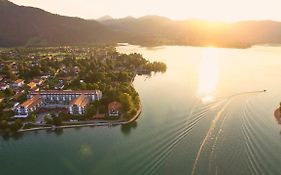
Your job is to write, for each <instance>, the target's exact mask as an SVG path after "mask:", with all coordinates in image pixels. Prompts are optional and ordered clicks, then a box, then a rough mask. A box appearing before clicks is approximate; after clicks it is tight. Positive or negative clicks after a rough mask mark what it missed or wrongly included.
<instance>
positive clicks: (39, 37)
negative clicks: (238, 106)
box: [0, 0, 281, 47]
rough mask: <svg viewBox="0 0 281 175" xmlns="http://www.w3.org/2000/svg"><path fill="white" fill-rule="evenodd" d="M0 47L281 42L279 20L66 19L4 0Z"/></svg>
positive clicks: (0, 11)
mask: <svg viewBox="0 0 281 175" xmlns="http://www.w3.org/2000/svg"><path fill="white" fill-rule="evenodd" d="M0 21H1V22H0V47H15V46H56V45H80V44H95V43H117V42H127V43H131V44H139V45H152V46H154V45H199V46H218V47H250V46H252V45H255V44H280V43H281V22H277V21H270V20H267V21H241V22H236V23H226V22H217V21H204V20H171V19H169V18H165V17H161V16H144V17H141V18H134V17H126V18H121V19H113V18H111V17H110V16H104V17H102V18H99V19H98V20H85V19H82V18H75V17H66V16H61V15H56V14H52V13H49V12H46V11H44V10H41V9H38V8H33V7H25V6H18V5H16V4H13V3H11V2H9V1H7V0H0Z"/></svg>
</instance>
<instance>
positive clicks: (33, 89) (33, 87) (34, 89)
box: [27, 81, 39, 91]
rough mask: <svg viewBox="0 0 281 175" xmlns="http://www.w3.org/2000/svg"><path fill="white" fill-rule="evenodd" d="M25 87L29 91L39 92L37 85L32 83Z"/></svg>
mask: <svg viewBox="0 0 281 175" xmlns="http://www.w3.org/2000/svg"><path fill="white" fill-rule="evenodd" d="M27 86H28V87H29V90H30V91H38V90H39V88H38V87H37V84H36V83H35V82H33V81H32V82H30V83H28V84H27Z"/></svg>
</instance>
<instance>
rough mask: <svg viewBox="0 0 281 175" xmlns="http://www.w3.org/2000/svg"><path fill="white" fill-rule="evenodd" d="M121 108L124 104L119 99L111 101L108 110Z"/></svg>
mask: <svg viewBox="0 0 281 175" xmlns="http://www.w3.org/2000/svg"><path fill="white" fill-rule="evenodd" d="M121 108H122V104H121V103H119V102H117V101H114V102H111V103H109V105H108V111H113V110H114V111H115V110H120V109H121Z"/></svg>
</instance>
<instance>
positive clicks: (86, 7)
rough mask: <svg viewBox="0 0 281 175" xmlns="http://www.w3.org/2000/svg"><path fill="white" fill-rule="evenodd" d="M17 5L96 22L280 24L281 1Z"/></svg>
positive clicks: (26, 0)
mask: <svg viewBox="0 0 281 175" xmlns="http://www.w3.org/2000/svg"><path fill="white" fill-rule="evenodd" d="M10 1H12V2H14V3H16V4H18V5H25V6H33V7H38V8H41V9H44V10H46V11H49V12H52V13H55V14H60V15H66V16H75V17H81V18H85V19H96V18H99V17H101V16H104V15H110V16H112V17H114V18H122V17H126V16H133V17H140V16H145V15H159V16H165V17H169V18H171V19H179V20H181V19H207V20H220V21H225V22H234V21H241V20H277V21H281V11H280V7H281V0H10Z"/></svg>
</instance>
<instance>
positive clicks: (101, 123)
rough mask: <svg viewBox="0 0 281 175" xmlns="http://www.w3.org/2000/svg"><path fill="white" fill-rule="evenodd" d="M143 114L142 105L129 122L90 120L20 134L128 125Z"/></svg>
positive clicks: (26, 130) (27, 130) (21, 130)
mask: <svg viewBox="0 0 281 175" xmlns="http://www.w3.org/2000/svg"><path fill="white" fill-rule="evenodd" d="M141 112H142V105H140V107H139V109H138V111H137V114H136V115H135V116H134V117H133V118H131V119H130V120H128V121H125V120H119V121H116V120H115V121H104V120H90V121H81V122H75V123H73V124H69V125H64V126H48V127H38V128H31V129H20V130H18V132H30V131H39V130H52V129H67V128H81V127H91V126H108V127H111V126H118V125H127V124H130V123H133V122H134V121H136V120H137V119H138V118H139V116H140V114H141Z"/></svg>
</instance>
